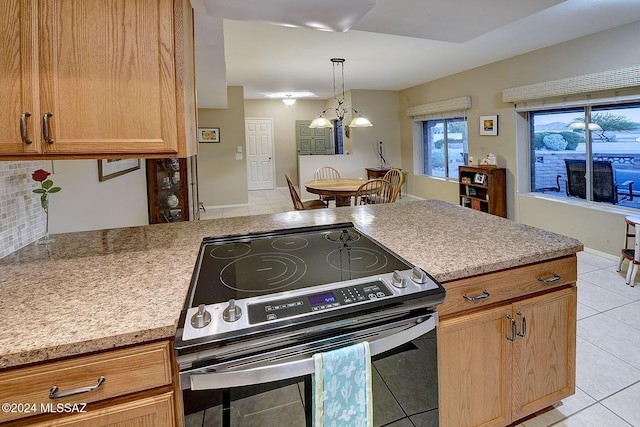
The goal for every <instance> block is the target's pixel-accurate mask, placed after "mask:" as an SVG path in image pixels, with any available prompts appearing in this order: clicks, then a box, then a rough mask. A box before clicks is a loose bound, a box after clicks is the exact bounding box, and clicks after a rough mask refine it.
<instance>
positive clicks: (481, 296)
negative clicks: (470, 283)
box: [462, 289, 491, 301]
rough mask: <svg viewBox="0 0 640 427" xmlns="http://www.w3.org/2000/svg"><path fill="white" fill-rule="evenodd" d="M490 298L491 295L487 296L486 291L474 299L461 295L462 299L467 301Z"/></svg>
mask: <svg viewBox="0 0 640 427" xmlns="http://www.w3.org/2000/svg"><path fill="white" fill-rule="evenodd" d="M490 296H491V295H490V294H489V292H487V290H486V289H485V290H484V291H482V293H481V294H480V295H476V296H475V297H470V296H468V295H467V294H464V295H462V298H464V299H466V300H467V301H478V300H479V299H485V298H489V297H490Z"/></svg>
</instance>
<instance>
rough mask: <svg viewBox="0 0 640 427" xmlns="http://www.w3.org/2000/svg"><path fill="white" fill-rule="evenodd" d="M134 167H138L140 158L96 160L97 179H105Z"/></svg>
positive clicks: (130, 170)
mask: <svg viewBox="0 0 640 427" xmlns="http://www.w3.org/2000/svg"><path fill="white" fill-rule="evenodd" d="M136 169H140V159H102V160H98V181H100V182H102V181H106V180H108V179H111V178H115V177H116V176H120V175H124V174H125V173H129V172H133V171H134V170H136Z"/></svg>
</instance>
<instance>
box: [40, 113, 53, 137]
mask: <svg viewBox="0 0 640 427" xmlns="http://www.w3.org/2000/svg"><path fill="white" fill-rule="evenodd" d="M50 117H53V113H52V112H48V113H45V115H44V116H43V117H42V134H43V136H44V141H45V142H48V143H49V144H53V139H51V138H50V129H49V118H50Z"/></svg>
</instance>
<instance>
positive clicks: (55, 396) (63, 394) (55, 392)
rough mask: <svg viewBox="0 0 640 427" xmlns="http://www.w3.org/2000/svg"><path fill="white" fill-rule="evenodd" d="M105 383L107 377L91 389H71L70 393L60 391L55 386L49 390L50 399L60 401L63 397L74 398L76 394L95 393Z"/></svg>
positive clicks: (99, 379) (102, 378)
mask: <svg viewBox="0 0 640 427" xmlns="http://www.w3.org/2000/svg"><path fill="white" fill-rule="evenodd" d="M104 382H105V377H100V378H98V383H97V384H96V385H92V386H89V387H79V388H74V389H71V390H69V391H60V392H59V391H58V387H57V386H55V385H54V386H53V387H51V389H50V390H49V399H60V398H62V397H68V396H73V395H76V394H82V393H88V392H90V391H93V390H95V389H97V388H98V387H100V386H101V385H102V383H104Z"/></svg>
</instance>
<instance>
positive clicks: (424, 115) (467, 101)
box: [405, 96, 471, 121]
mask: <svg viewBox="0 0 640 427" xmlns="http://www.w3.org/2000/svg"><path fill="white" fill-rule="evenodd" d="M469 108H471V96H462V97H460V98H452V99H445V100H442V101H436V102H430V103H428V104H422V105H416V106H415V107H409V108H407V109H406V111H405V114H406V115H407V116H409V117H411V118H412V119H413V120H415V121H418V120H429V119H446V118H450V117H461V116H466V115H467V110H468V109H469Z"/></svg>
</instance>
